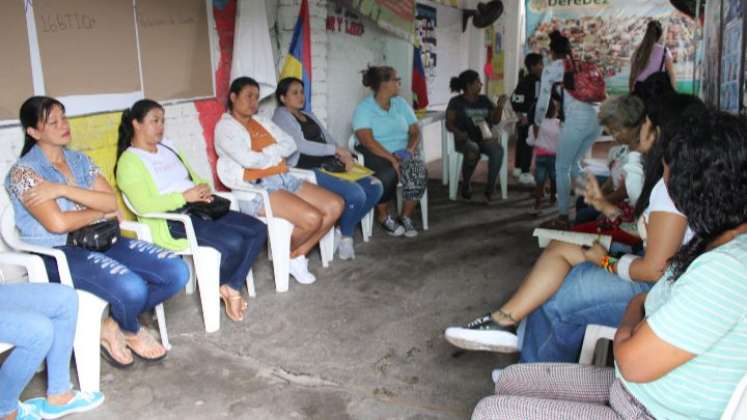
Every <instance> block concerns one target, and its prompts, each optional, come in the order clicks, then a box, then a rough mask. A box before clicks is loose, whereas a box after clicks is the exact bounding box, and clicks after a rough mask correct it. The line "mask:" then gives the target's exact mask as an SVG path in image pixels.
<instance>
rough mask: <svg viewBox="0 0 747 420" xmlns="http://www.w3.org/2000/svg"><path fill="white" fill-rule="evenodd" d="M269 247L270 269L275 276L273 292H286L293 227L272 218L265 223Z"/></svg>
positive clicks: (284, 221) (283, 220)
mask: <svg viewBox="0 0 747 420" xmlns="http://www.w3.org/2000/svg"><path fill="white" fill-rule="evenodd" d="M267 229H268V230H269V241H270V247H271V248H272V255H273V259H272V268H273V271H274V274H275V291H277V292H279V293H282V292H287V291H288V276H289V273H288V269H289V264H290V247H291V234H292V233H293V225H292V224H291V223H290V222H288V221H287V220H285V219H278V218H272V219H270V220H268V221H267Z"/></svg>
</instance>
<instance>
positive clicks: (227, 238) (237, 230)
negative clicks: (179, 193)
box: [169, 211, 267, 291]
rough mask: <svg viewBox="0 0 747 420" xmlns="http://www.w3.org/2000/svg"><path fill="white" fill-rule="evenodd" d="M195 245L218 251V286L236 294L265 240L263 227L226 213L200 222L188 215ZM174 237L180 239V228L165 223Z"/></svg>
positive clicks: (232, 213) (241, 215)
mask: <svg viewBox="0 0 747 420" xmlns="http://www.w3.org/2000/svg"><path fill="white" fill-rule="evenodd" d="M191 219H192V226H193V227H194V230H195V235H197V244H198V245H201V246H209V247H211V248H215V250H217V251H218V252H220V284H221V285H224V284H227V285H229V286H230V287H231V288H232V289H234V290H237V291H240V290H241V289H242V288H243V287H244V284H245V283H246V276H247V274H249V270H251V269H252V265H253V264H254V260H256V259H257V255H259V253H260V251H262V248H263V247H264V245H265V242H266V241H267V226H265V224H264V223H262V222H261V221H259V220H257V219H256V218H254V217H252V216H249V215H246V214H243V213H239V212H236V211H229V212H228V213H227V214H226V215H225V216H223V217H221V218H220V219H218V220H203V219H201V218H199V217H196V216H191ZM169 230H170V231H171V235H172V236H174V238H184V237H186V234H185V233H184V225H183V224H182V223H178V222H171V221H170V222H169Z"/></svg>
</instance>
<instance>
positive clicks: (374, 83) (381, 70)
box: [361, 66, 397, 92]
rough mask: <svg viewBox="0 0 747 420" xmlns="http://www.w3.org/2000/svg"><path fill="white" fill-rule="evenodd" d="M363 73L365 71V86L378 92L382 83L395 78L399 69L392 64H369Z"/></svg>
mask: <svg viewBox="0 0 747 420" xmlns="http://www.w3.org/2000/svg"><path fill="white" fill-rule="evenodd" d="M361 73H363V86H365V87H367V88H370V89H371V90H372V91H374V92H378V91H379V88H380V87H381V84H382V83H383V82H388V81H390V80H392V79H394V75H395V74H397V71H396V70H394V67H391V66H368V68H367V69H366V70H363V71H362V72H361Z"/></svg>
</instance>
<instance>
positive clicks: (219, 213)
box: [161, 144, 231, 220]
mask: <svg viewBox="0 0 747 420" xmlns="http://www.w3.org/2000/svg"><path fill="white" fill-rule="evenodd" d="M161 146H163V147H165V148H167V149H169V150H170V151H171V153H173V154H174V155H176V157H177V158H178V159H179V161H181V162H182V165H184V167H185V168H186V167H187V164H186V162H184V160H183V159H182V157H181V156H179V153H176V151H174V149H172V148H170V147H169V146H166V145H165V144H161ZM187 172H189V171H187ZM189 177H190V178H192V174H190V175H189ZM192 182H194V179H192ZM229 210H231V200H229V199H227V198H223V197H221V196H219V195H215V194H213V199H212V200H211V201H210V202H209V203H208V202H204V201H198V202H194V203H187V204H185V205H183V206H182V207H180V208H178V209H176V210H174V213H182V214H191V215H193V216H197V217H199V218H200V219H202V220H218V219H220V218H221V217H223V216H225V215H226V214H228V211H229Z"/></svg>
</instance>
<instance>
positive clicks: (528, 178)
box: [519, 172, 535, 186]
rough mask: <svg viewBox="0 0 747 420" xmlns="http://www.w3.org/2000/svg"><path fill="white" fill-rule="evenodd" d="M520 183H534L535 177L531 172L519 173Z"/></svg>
mask: <svg viewBox="0 0 747 420" xmlns="http://www.w3.org/2000/svg"><path fill="white" fill-rule="evenodd" d="M519 184H521V185H530V186H531V185H534V184H535V182H534V177H533V176H532V174H530V173H529V172H525V173H523V174H521V175H519Z"/></svg>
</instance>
